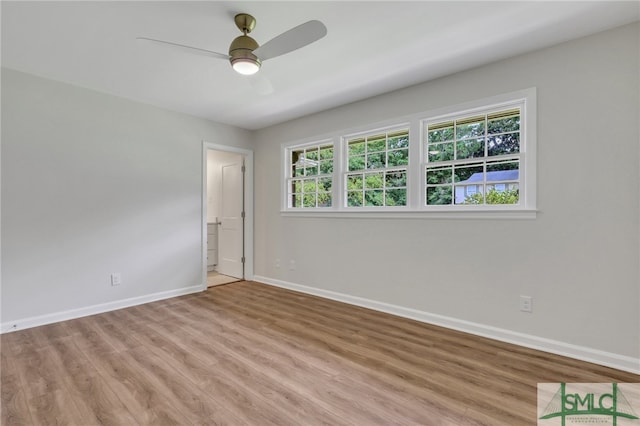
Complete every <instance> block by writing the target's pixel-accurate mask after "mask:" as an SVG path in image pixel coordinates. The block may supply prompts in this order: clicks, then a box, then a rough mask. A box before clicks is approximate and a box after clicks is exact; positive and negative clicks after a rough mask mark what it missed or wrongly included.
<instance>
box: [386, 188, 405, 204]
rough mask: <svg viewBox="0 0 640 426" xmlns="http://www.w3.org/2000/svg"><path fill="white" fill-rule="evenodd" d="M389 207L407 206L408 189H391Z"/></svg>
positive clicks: (388, 192) (388, 194) (387, 199)
mask: <svg viewBox="0 0 640 426" xmlns="http://www.w3.org/2000/svg"><path fill="white" fill-rule="evenodd" d="M386 202H387V206H406V205H407V190H406V189H389V190H387V198H386Z"/></svg>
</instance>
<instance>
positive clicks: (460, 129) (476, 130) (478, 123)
mask: <svg viewBox="0 0 640 426" xmlns="http://www.w3.org/2000/svg"><path fill="white" fill-rule="evenodd" d="M478 136H484V116H483V117H473V118H467V119H464V120H460V121H456V139H465V138H477V137H478Z"/></svg>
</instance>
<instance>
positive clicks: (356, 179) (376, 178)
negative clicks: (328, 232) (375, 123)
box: [345, 129, 409, 207]
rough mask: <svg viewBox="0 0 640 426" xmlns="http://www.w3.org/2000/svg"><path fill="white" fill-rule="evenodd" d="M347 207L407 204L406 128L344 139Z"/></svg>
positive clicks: (407, 161) (407, 147) (407, 137)
mask: <svg viewBox="0 0 640 426" xmlns="http://www.w3.org/2000/svg"><path fill="white" fill-rule="evenodd" d="M346 149H347V160H348V161H347V163H348V164H347V169H348V170H347V171H346V173H345V179H346V185H345V188H346V205H347V207H385V206H386V207H391V206H406V205H407V167H408V165H409V130H408V129H403V130H398V131H393V132H385V133H376V134H372V135H365V136H358V137H353V138H348V139H346Z"/></svg>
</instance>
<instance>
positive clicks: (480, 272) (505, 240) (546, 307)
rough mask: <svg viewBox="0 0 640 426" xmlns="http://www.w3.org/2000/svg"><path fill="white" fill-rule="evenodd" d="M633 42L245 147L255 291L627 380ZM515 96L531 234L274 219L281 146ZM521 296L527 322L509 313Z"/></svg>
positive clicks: (534, 57) (632, 266)
mask: <svg viewBox="0 0 640 426" xmlns="http://www.w3.org/2000/svg"><path fill="white" fill-rule="evenodd" d="M638 40H639V26H638V25H637V24H635V25H631V26H625V27H622V28H619V29H615V30H612V31H608V32H605V33H601V34H597V35H594V36H591V37H587V38H583V39H579V40H575V41H571V42H567V43H564V44H561V45H558V46H555V47H552V48H547V49H544V50H541V51H537V52H534V53H531V54H526V55H523V56H519V57H515V58H512V59H508V60H504V61H500V62H497V63H493V64H489V65H486V66H483V67H480V68H477V69H473V70H470V71H467V72H462V73H458V74H455V75H451V76H448V77H445V78H441V79H438V80H435V81H431V82H427V83H424V84H421V85H417V86H414V87H411V88H408V89H404V90H399V91H396V92H393V93H390V94H386V95H382V96H379V97H375V98H372V99H368V100H365V101H362V102H358V103H354V104H351V105H347V106H343V107H339V108H335V109H332V110H329V111H326V112H322V113H318V114H314V115H311V116H308V117H305V118H301V119H298V120H294V121H291V122H288V123H284V124H281V125H278V126H274V127H271V128H268V129H263V130H261V131H258V132H257V133H256V144H255V149H256V151H255V155H256V178H255V182H256V194H257V195H256V204H255V206H256V247H255V248H256V262H255V268H256V269H255V270H256V276H258V277H257V278H258V279H263V280H265V281H271V282H272V283H278V282H279V283H284V284H286V285H289V284H293V285H302V286H309V287H312V288H313V289H315V290H313V291H316V290H319V291H320V292H336V293H338V294H341V295H346V296H347V297H351V296H356V297H361V298H364V299H368V300H369V301H379V302H384V303H387V304H392V305H396V306H399V307H403V308H411V309H415V310H417V311H420V312H424V313H429V314H437V315H443V316H445V317H448V318H450V319H455V320H462V321H467V322H469V323H468V324H473V326H475V325H479V326H480V327H479V328H478V329H480V330H485V331H486V332H487V333H488V334H492V332H493V331H496V330H494V329H493V328H497V329H499V330H498V331H497V332H496V333H494V334H501V335H502V336H505V335H508V333H507V334H505V333H504V332H505V331H507V332H514V333H515V334H513V336H515V337H514V340H516V341H524V340H527V338H528V337H536V336H537V337H540V338H544V339H552V340H553V341H554V342H553V343H550V344H549V346H553V347H555V348H556V350H557V351H566V352H567V353H571V354H573V355H575V354H576V353H581V354H583V355H584V354H586V355H584V357H586V358H589V357H593V358H594V359H596V358H598V356H599V352H598V351H604V352H606V354H605V355H603V357H602V359H606V360H609V361H612V360H613V361H615V360H616V357H618V356H619V357H620V359H619V361H620V363H619V364H620V365H624V366H626V367H628V368H631V369H635V370H637V371H640V337H639V336H640V291H639V287H640V284H639V283H640V276H639V262H638V259H639V257H640V253H639V242H640V234H639V218H638V215H639V207H640V206H639V198H640V197H639V185H638V183H639V177H640V175H639V149H638V146H639V134H640V129H639V124H638V123H639V120H638V118H639V113H640V111H639V97H640V89H639V82H638V80H639V74H640V69H639V45H638V43H639V42H638ZM529 87H537V99H538V111H537V112H538V123H537V124H538V126H537V132H538V140H537V143H538V170H537V173H538V182H537V183H538V191H537V196H538V207H539V209H540V213H539V214H538V217H537V219H535V220H502V221H500V220H464V219H461V220H434V219H350V218H300V217H290V216H282V215H281V214H280V211H279V207H280V196H281V194H280V188H281V185H280V181H279V179H280V168H281V165H280V146H281V144H282V143H287V142H294V141H296V140H300V139H303V138H308V137H311V136H314V135H322V134H325V133H328V132H330V131H334V130H337V129H347V128H352V127H355V126H361V125H364V124H367V123H375V122H377V121H381V120H386V119H388V118H391V117H394V116H397V117H400V116H403V115H408V114H413V113H417V112H420V111H427V110H431V109H436V108H441V107H445V106H450V105H455V104H458V103H463V102H467V101H472V100H476V99H482V98H485V97H490V96H493V95H497V94H502V93H508V92H512V91H516V90H521V89H526V88H529ZM414 143H418V141H414ZM452 254H455V255H452ZM276 259H280V260H281V264H282V265H283V266H281V267H280V268H276V266H275V261H276ZM291 259H293V260H295V262H296V268H295V270H293V271H290V270H289V268H288V267H287V266H288V263H289V260H291ZM326 294H330V293H326ZM522 294H523V295H530V296H533V298H534V304H533V313H531V314H528V313H522V312H519V309H518V300H519V295H522ZM354 300H355V299H354ZM434 318H435V316H434ZM459 324H465V323H463V322H459ZM473 326H472V327H471V328H473ZM492 327H493V328H492ZM533 342H534V343H532V345H535V344H542V343H545V341H544V340H543V339H537V340H536V339H534V341H533ZM536 342H537V343H536ZM557 343H560V344H561V345H560V346H558V345H557ZM570 345H578V346H579V347H580V348H573V347H571V346H570ZM542 346H544V345H542ZM574 349H575V350H574ZM572 350H573V352H572ZM602 359H601V360H602ZM613 363H614V364H615V362H613Z"/></svg>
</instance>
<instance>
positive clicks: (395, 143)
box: [387, 132, 409, 149]
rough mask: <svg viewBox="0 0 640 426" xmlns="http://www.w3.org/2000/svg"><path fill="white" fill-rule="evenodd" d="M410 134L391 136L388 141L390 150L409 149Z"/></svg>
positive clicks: (403, 133)
mask: <svg viewBox="0 0 640 426" xmlns="http://www.w3.org/2000/svg"><path fill="white" fill-rule="evenodd" d="M408 147H409V134H408V133H406V132H402V133H400V134H390V135H389V139H388V140H387V148H388V149H398V148H408Z"/></svg>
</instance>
